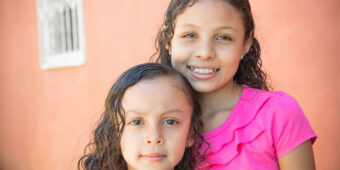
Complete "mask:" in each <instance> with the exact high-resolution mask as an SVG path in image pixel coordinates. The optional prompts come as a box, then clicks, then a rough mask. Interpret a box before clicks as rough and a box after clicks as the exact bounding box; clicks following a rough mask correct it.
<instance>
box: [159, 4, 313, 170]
mask: <svg viewBox="0 0 340 170" xmlns="http://www.w3.org/2000/svg"><path fill="white" fill-rule="evenodd" d="M157 42H158V43H157V49H158V52H157V56H158V58H157V61H158V62H162V63H167V64H169V65H172V66H173V67H174V68H175V69H176V70H178V71H179V72H181V73H182V74H183V75H184V76H185V77H186V78H187V79H188V80H189V82H190V83H191V85H192V86H193V87H194V89H195V90H196V91H197V92H198V93H199V100H200V103H201V105H202V109H203V122H204V134H203V137H204V138H205V140H206V141H207V142H208V143H210V146H203V148H201V152H202V154H205V161H203V162H201V163H200V164H199V165H197V169H232V170H235V169H237V170H247V169H251V170H254V169H259V170H266V169H268V170H272V169H273V170H275V169H282V170H295V169H296V170H311V169H315V163H314V156H313V150H312V143H313V142H314V141H315V138H316V135H315V133H314V132H313V130H312V129H311V127H310V125H309V123H308V121H307V119H306V117H305V116H304V114H303V112H302V110H301V108H300V106H299V105H298V104H297V102H296V101H295V100H294V98H292V97H291V96H289V95H288V94H286V93H284V92H281V91H277V92H273V91H269V90H270V88H269V85H268V84H267V82H266V74H265V73H264V72H263V71H262V69H261V65H262V62H261V59H260V45H259V42H258V41H257V39H256V38H255V36H254V21H253V17H252V13H251V7H250V4H249V1H248V0H171V2H170V4H169V7H168V9H167V12H166V17H165V21H164V23H163V27H162V29H161V30H160V32H159V33H158V37H157Z"/></svg>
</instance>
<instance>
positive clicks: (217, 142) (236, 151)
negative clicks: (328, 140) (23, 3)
mask: <svg viewBox="0 0 340 170" xmlns="http://www.w3.org/2000/svg"><path fill="white" fill-rule="evenodd" d="M243 87H244V90H243V92H242V95H241V97H240V100H239V101H238V103H237V104H236V106H235V108H234V109H233V111H232V112H231V113H230V115H229V117H228V118H227V120H226V121H225V122H224V123H223V124H222V125H220V126H219V127H217V128H216V129H214V130H212V131H210V132H207V133H205V134H203V137H204V138H205V140H206V141H207V142H208V143H209V144H210V147H209V148H208V149H207V146H203V148H201V153H202V152H204V151H206V156H205V158H206V161H204V162H202V163H201V168H202V169H208V168H209V170H228V169H230V170H278V169H279V165H278V158H280V157H281V156H283V155H285V154H287V153H288V152H289V151H291V150H292V149H294V148H295V147H297V146H298V145H300V144H301V143H303V142H304V141H306V140H309V139H311V140H312V142H313V143H314V141H315V139H316V134H315V133H314V131H313V129H312V128H311V126H310V124H309V123H308V120H307V119H306V117H305V115H304V114H303V112H302V110H301V108H300V106H299V105H298V103H297V102H296V100H295V99H294V98H292V97H291V96H289V95H288V94H286V93H284V92H281V91H277V92H268V91H262V90H257V89H252V88H250V87H248V86H243Z"/></svg>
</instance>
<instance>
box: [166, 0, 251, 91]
mask: <svg viewBox="0 0 340 170" xmlns="http://www.w3.org/2000/svg"><path fill="white" fill-rule="evenodd" d="M212 18H214V19H212ZM174 25H175V26H174V36H173V38H172V40H171V47H170V51H171V62H172V65H173V67H174V68H175V69H177V70H178V71H180V72H181V73H182V74H183V75H184V76H185V77H187V78H188V80H189V81H190V83H191V84H192V85H193V87H194V88H195V90H197V91H198V92H200V93H207V92H212V91H216V90H218V89H220V88H222V87H225V86H229V85H232V84H233V81H232V80H233V76H234V75H235V73H236V71H237V68H238V65H239V62H240V60H241V55H245V54H246V53H247V52H248V48H249V45H248V43H247V42H248V41H245V40H244V39H245V36H244V34H245V33H244V32H245V31H244V25H243V20H242V18H241V16H240V15H239V13H238V11H237V10H236V9H234V7H232V6H231V5H229V4H228V3H225V2H223V1H221V0H209V1H208V0H200V1H197V2H196V3H195V4H194V5H193V6H191V7H187V8H186V9H185V10H184V12H183V13H181V14H179V15H178V16H177V17H176V19H175V24H174Z"/></svg>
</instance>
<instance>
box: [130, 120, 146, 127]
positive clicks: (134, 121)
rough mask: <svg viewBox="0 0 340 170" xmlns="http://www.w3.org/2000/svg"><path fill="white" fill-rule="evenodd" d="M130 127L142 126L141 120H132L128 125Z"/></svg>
mask: <svg viewBox="0 0 340 170" xmlns="http://www.w3.org/2000/svg"><path fill="white" fill-rule="evenodd" d="M129 124H130V125H136V126H137V125H142V124H143V122H142V121H141V120H132V121H131V122H130V123H129Z"/></svg>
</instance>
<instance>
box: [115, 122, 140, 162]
mask: <svg viewBox="0 0 340 170" xmlns="http://www.w3.org/2000/svg"><path fill="white" fill-rule="evenodd" d="M137 139H140V136H139V134H138V133H136V132H134V131H133V130H129V128H125V129H124V132H123V134H122V139H121V140H120V147H121V151H122V154H123V156H124V157H126V156H128V155H130V154H131V152H134V150H135V149H134V146H137V144H138V143H139V141H138V140H137Z"/></svg>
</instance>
